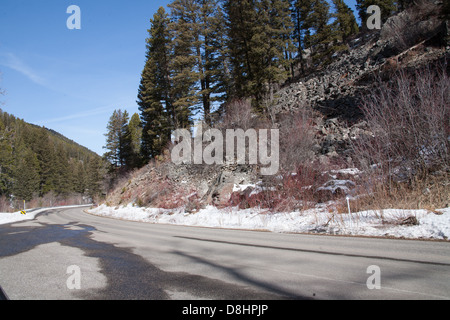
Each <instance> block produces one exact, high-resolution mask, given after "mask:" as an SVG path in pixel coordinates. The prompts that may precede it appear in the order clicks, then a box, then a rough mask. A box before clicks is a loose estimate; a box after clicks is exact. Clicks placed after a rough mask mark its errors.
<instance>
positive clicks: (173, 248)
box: [0, 208, 450, 300]
mask: <svg viewBox="0 0 450 320" xmlns="http://www.w3.org/2000/svg"><path fill="white" fill-rule="evenodd" d="M0 286H1V287H2V288H3V290H4V292H5V293H6V294H7V296H8V297H9V298H10V299H12V300H15V299H158V300H161V299H214V300H216V299H230V300H239V299H256V300H260V299H261V300H262V299H263V300H271V299H449V298H450V243H449V242H436V241H410V240H390V239H373V238H360V237H333V236H319V235H300V234H277V233H269V232H254V231H238V230H224V229H211V228H196V227H183V226H171V225H155V224H147V223H137V222H130V221H121V220H114V219H109V218H102V217H97V216H93V215H89V214H86V213H84V212H83V209H81V208H77V209H58V210H51V211H48V212H45V213H43V214H40V215H39V216H38V217H37V218H36V219H35V220H32V221H26V222H20V223H14V224H9V225H1V226H0Z"/></svg>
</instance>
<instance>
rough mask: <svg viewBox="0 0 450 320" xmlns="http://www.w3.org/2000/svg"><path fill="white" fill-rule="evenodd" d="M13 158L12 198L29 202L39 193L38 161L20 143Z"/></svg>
mask: <svg viewBox="0 0 450 320" xmlns="http://www.w3.org/2000/svg"><path fill="white" fill-rule="evenodd" d="M15 158H16V159H15V163H16V167H15V173H14V178H15V179H14V187H13V194H14V197H15V198H16V199H18V200H25V201H30V200H31V199H33V197H34V196H35V195H37V194H38V192H39V161H38V159H37V157H36V155H35V154H34V153H33V152H32V151H31V150H30V149H27V148H26V147H25V146H24V144H22V143H20V145H19V146H18V147H17V150H16V155H15Z"/></svg>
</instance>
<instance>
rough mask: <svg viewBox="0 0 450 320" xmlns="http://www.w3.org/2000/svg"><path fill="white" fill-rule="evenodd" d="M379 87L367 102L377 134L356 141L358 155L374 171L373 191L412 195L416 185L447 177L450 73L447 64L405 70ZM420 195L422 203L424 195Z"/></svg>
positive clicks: (371, 177) (369, 187) (370, 185)
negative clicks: (441, 66)
mask: <svg viewBox="0 0 450 320" xmlns="http://www.w3.org/2000/svg"><path fill="white" fill-rule="evenodd" d="M377 87H378V89H377V90H376V91H375V92H373V93H372V94H371V95H369V96H366V97H363V99H362V100H363V103H362V105H361V109H362V111H363V112H364V115H365V117H366V120H367V122H368V125H369V128H370V131H371V132H373V136H364V137H360V139H359V140H357V141H355V142H354V143H353V151H354V153H355V159H357V160H358V161H359V165H360V167H361V168H362V169H363V170H365V171H366V172H367V173H370V174H369V175H368V176H367V180H366V191H367V193H368V194H374V193H377V194H378V196H377V197H380V199H386V198H385V197H390V198H391V199H395V198H397V199H407V198H408V199H409V198H410V197H409V196H408V195H407V194H414V191H417V190H420V192H422V190H423V189H427V188H428V189H429V190H431V189H433V190H435V189H436V188H435V187H434V186H435V184H439V183H441V182H440V181H441V180H444V181H445V180H447V177H448V173H449V161H450V158H449V148H450V145H449V142H450V141H449V135H450V131H449V119H450V95H449V94H448V93H449V92H450V91H449V90H450V79H449V77H448V75H447V73H446V71H445V68H437V69H433V68H431V67H427V68H423V69H421V70H418V71H415V72H412V73H407V72H406V71H399V72H398V73H397V74H396V75H395V76H394V77H393V78H392V79H391V81H389V82H388V83H382V82H380V83H379V84H378V86H377ZM447 181H448V180H447ZM447 188H448V187H447ZM439 190H440V189H439ZM436 191H438V190H437V189H436ZM439 192H441V191H439ZM439 192H438V193H439ZM414 198H415V199H414ZM414 198H413V199H411V201H413V202H414V203H415V204H416V205H418V201H419V200H420V199H421V198H423V197H417V194H416V195H415V197H414ZM430 199H431V198H430ZM437 200H438V199H435V201H437ZM441 200H442V199H441ZM382 202H383V201H382ZM386 202H387V201H386V200H384V203H386ZM402 202H403V201H402Z"/></svg>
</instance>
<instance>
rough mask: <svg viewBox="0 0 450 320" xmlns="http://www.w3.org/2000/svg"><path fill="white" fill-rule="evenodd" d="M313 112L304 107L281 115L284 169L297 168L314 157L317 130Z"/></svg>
mask: <svg viewBox="0 0 450 320" xmlns="http://www.w3.org/2000/svg"><path fill="white" fill-rule="evenodd" d="M313 119H314V118H313V112H312V111H311V110H309V109H305V108H302V109H301V110H298V111H296V112H290V113H284V114H281V115H280V120H279V126H280V165H281V168H282V169H284V170H290V169H292V170H295V169H296V168H297V167H298V166H300V165H302V164H304V163H305V162H309V161H311V160H312V159H313V157H314V152H313V146H314V144H315V143H316V142H315V139H314V136H315V132H316V130H315V129H314V123H313Z"/></svg>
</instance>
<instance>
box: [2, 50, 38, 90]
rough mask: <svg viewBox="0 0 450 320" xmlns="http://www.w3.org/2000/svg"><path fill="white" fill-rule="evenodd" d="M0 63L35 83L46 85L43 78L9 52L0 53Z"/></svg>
mask: <svg viewBox="0 0 450 320" xmlns="http://www.w3.org/2000/svg"><path fill="white" fill-rule="evenodd" d="M0 64H1V65H3V66H5V67H8V68H10V69H13V70H15V71H17V72H20V73H21V74H23V75H24V76H26V77H27V78H28V79H30V80H31V81H33V82H34V83H36V84H39V85H41V86H47V83H46V81H45V79H44V78H42V77H41V76H40V75H38V74H37V73H36V72H35V71H34V70H33V69H32V68H31V67H30V66H28V65H27V64H26V63H25V62H24V61H22V60H21V59H20V58H18V57H17V56H16V55H15V54H13V53H11V52H7V53H2V54H0Z"/></svg>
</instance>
